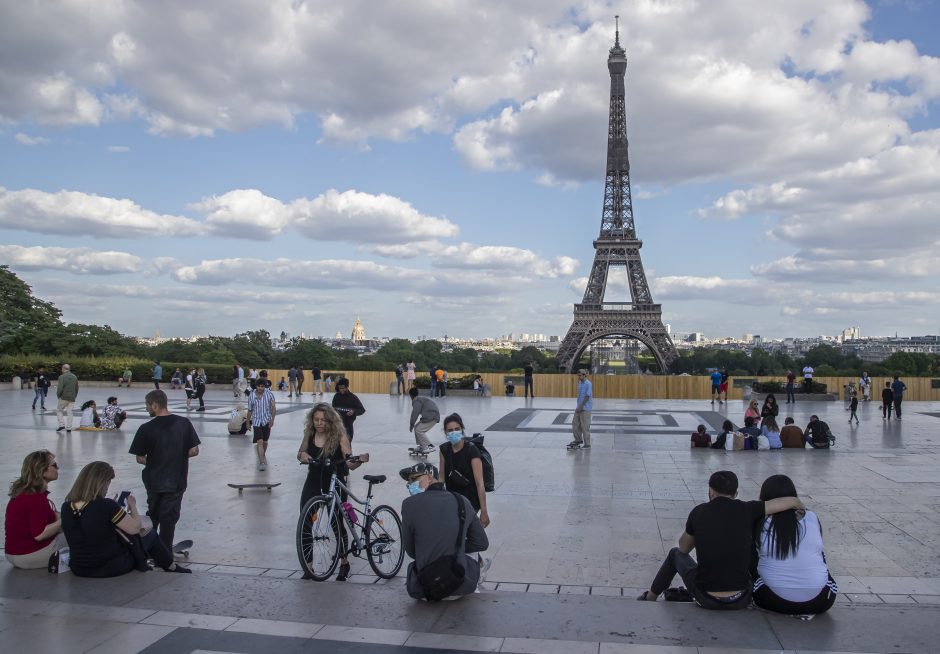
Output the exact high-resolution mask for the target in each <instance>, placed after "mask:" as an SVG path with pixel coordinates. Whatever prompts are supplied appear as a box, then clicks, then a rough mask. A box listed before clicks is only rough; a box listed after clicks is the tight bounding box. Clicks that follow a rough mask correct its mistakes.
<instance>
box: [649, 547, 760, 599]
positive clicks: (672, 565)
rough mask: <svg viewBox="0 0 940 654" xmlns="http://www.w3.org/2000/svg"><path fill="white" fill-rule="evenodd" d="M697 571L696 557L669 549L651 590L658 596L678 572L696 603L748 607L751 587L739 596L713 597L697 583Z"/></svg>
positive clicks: (675, 549)
mask: <svg viewBox="0 0 940 654" xmlns="http://www.w3.org/2000/svg"><path fill="white" fill-rule="evenodd" d="M697 571H698V564H697V563H696V562H695V559H693V558H692V557H691V556H689V555H688V554H685V553H683V552H681V551H679V548H678V547H673V548H672V549H671V550H669V554H667V555H666V560H665V561H663V564H662V566H660V568H659V572H657V573H656V577H655V578H654V579H653V583H652V584H651V585H650V590H651V591H653V593H655V594H656V595H657V596H659V595H661V594H662V592H663V591H664V590H666V589H667V588H669V584H671V583H672V580H673V578H674V577H675V576H676V574H678V575H679V576H680V577H682V581H683V583H684V584H685V587H686V588H687V589H688V591H689V592H690V593H692V596H693V597H694V598H695V602H696V604H698V605H699V606H701V607H702V608H703V609H715V610H719V611H735V610H738V609H744V608H747V605H748V604H749V603H750V601H751V589H750V588H747V589H745V590H743V591H742V592H741V593H740V594H739V595H738V596H734V597H733V598H727V599H725V598H718V597H713V596H712V595H709V594H708V593H706V592H705V591H703V590H701V589H700V588H699V587H698V586H697V585H696V583H695V575H696V572H697Z"/></svg>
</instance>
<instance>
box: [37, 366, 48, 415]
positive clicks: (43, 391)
mask: <svg viewBox="0 0 940 654" xmlns="http://www.w3.org/2000/svg"><path fill="white" fill-rule="evenodd" d="M51 385H52V382H51V381H50V380H49V376H48V375H47V374H46V369H45V368H44V367H43V366H39V368H38V369H37V370H36V383H35V385H34V387H33V388H34V389H35V391H36V394H35V395H34V396H33V411H35V410H36V400H39V409H40V411H45V410H46V395H48V394H49V387H50V386H51Z"/></svg>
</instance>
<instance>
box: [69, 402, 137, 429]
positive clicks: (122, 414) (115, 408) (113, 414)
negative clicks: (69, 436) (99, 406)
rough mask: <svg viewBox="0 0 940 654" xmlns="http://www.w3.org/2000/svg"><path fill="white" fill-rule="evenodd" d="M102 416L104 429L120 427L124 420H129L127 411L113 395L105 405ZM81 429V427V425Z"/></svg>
mask: <svg viewBox="0 0 940 654" xmlns="http://www.w3.org/2000/svg"><path fill="white" fill-rule="evenodd" d="M102 414H103V415H102V416H101V428H102V429H119V428H120V426H121V425H123V424H124V421H125V420H127V411H124V410H123V409H122V408H121V407H120V406H119V405H118V400H117V398H116V397H114V396H113V395H112V396H111V397H109V398H108V403H107V404H106V405H105V407H104V411H102ZM79 429H81V428H80V427H79Z"/></svg>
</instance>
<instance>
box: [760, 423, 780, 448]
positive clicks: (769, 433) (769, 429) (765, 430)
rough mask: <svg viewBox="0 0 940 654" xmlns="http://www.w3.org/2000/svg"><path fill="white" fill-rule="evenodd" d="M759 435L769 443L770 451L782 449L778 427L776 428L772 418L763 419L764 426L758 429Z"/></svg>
mask: <svg viewBox="0 0 940 654" xmlns="http://www.w3.org/2000/svg"><path fill="white" fill-rule="evenodd" d="M760 433H761V435H762V436H766V437H767V440H768V441H770V449H772V450H779V449H780V448H782V447H783V442H782V441H781V440H780V427H778V426H777V421H776V420H774V417H773V416H767V417H766V418H764V424H763V426H761V428H760Z"/></svg>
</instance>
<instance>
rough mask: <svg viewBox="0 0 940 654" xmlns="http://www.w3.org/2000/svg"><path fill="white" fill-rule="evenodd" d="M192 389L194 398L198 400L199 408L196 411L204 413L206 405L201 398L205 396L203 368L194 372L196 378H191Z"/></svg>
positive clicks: (204, 372)
mask: <svg viewBox="0 0 940 654" xmlns="http://www.w3.org/2000/svg"><path fill="white" fill-rule="evenodd" d="M193 388H194V389H195V397H196V399H197V400H199V408H198V409H196V411H205V410H206V403H205V402H204V401H203V399H202V396H203V395H205V394H206V371H205V370H204V369H203V368H200V369H199V370H197V371H196V376H195V377H193Z"/></svg>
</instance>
